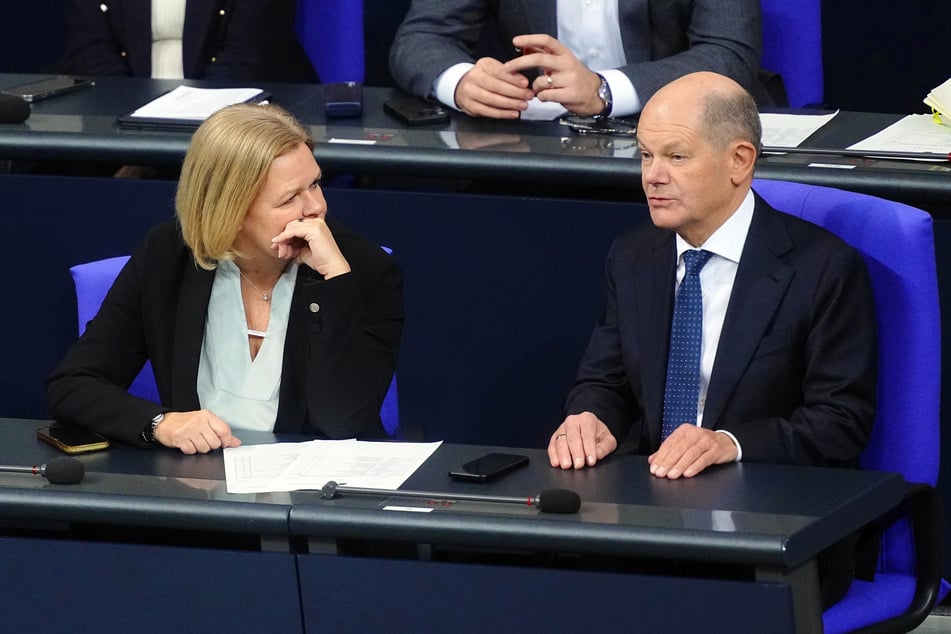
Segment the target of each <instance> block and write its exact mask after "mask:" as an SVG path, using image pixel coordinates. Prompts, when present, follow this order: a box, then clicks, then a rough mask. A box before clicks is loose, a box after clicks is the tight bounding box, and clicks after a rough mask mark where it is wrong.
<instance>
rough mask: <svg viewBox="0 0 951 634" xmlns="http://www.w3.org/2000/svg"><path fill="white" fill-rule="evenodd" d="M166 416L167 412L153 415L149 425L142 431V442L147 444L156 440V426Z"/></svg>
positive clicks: (140, 435)
mask: <svg viewBox="0 0 951 634" xmlns="http://www.w3.org/2000/svg"><path fill="white" fill-rule="evenodd" d="M164 418H165V412H162V413H159V414H156V415H155V416H153V417H152V420H151V421H150V422H149V424H148V425H146V426H145V427H143V428H142V432H141V433H140V434H139V437H140V438H142V442H144V443H145V444H147V445H151V444H153V443H154V442H155V428H156V427H158V424H159V423H161V422H162V420H163V419H164Z"/></svg>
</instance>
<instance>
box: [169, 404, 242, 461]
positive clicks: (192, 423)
mask: <svg viewBox="0 0 951 634" xmlns="http://www.w3.org/2000/svg"><path fill="white" fill-rule="evenodd" d="M155 440H157V441H158V442H160V443H162V444H163V445H165V446H166V447H175V448H177V449H179V450H181V452H182V453H184V454H196V453H208V452H209V451H213V450H215V449H223V448H225V447H239V446H240V445H241V440H240V439H239V438H238V437H236V436H233V435H232V434H231V427H229V426H228V423H226V422H224V421H223V420H221V419H220V418H218V417H217V416H216V415H215V413H214V412H211V411H209V410H207V409H202V410H198V411H194V412H166V413H165V417H164V418H162V422H160V423H159V424H158V425H156V426H155Z"/></svg>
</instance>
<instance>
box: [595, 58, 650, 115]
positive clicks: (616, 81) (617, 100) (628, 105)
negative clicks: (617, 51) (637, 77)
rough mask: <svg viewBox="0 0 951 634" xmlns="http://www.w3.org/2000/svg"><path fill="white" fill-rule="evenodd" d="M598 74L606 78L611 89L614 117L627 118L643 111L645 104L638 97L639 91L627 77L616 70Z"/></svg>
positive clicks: (612, 113) (603, 71)
mask: <svg viewBox="0 0 951 634" xmlns="http://www.w3.org/2000/svg"><path fill="white" fill-rule="evenodd" d="M598 74H599V75H601V76H602V77H604V79H605V80H606V81H607V82H608V86H610V87H611V101H613V102H614V103H613V104H612V105H611V116H612V117H626V116H628V115H632V114H635V113H638V112H640V111H641V108H642V107H643V104H641V100H640V98H639V97H638V96H637V89H636V88H634V84H632V83H631V80H630V79H629V78H628V76H627V75H625V74H624V73H622V72H621V71H619V70H617V69H616V68H615V69H612V70H599V71H598Z"/></svg>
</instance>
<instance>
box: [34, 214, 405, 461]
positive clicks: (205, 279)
mask: <svg viewBox="0 0 951 634" xmlns="http://www.w3.org/2000/svg"><path fill="white" fill-rule="evenodd" d="M328 224H329V225H330V228H331V230H332V231H333V234H334V237H335V238H336V240H337V244H338V245H339V247H340V250H341V251H342V253H343V255H344V257H346V258H347V261H348V262H349V263H350V267H351V269H352V270H351V272H350V273H348V274H345V275H341V276H338V277H335V278H332V279H330V280H326V281H325V280H324V279H323V277H322V276H321V275H320V274H318V273H316V272H315V271H313V270H312V269H310V268H309V267H307V266H305V265H301V266H300V267H299V268H298V273H297V283H296V286H295V289H294V296H293V299H292V301H291V310H290V315H289V317H288V327H287V338H286V341H285V344H284V365H283V370H282V376H281V388H280V404H279V406H278V413H277V422H276V425H275V431H276V432H286V433H300V434H309V435H315V436H318V437H326V438H352V437H357V438H382V437H385V436H386V434H385V432H384V430H383V426H382V423H381V421H380V406H381V404H382V402H383V397H384V396H385V395H386V391H387V388H388V387H389V384H390V380H391V378H392V376H393V371H394V368H395V366H396V358H397V353H398V351H399V344H400V336H401V333H402V326H403V304H402V285H403V278H402V273H401V272H400V268H399V266H398V265H397V264H396V262H395V261H394V260H393V259H392V258H391V257H390V256H388V255H387V254H386V253H384V252H383V250H382V249H381V248H380V247H379V246H377V245H375V244H372V243H371V242H369V241H368V240H365V239H364V238H362V237H360V236H358V235H357V234H355V233H353V232H352V231H350V230H348V229H346V228H344V227H342V226H341V225H340V224H338V223H337V222H335V221H334V220H333V219H329V218H328ZM214 276H215V273H214V271H206V270H204V269H201V268H199V267H197V266H196V265H195V263H194V260H193V258H192V254H191V251H190V250H189V249H188V248H187V247H186V246H185V244H184V242H183V241H182V237H181V233H180V230H179V227H178V226H177V224H176V223H174V222H169V223H165V224H161V225H158V226H157V227H155V228H154V229H152V231H151V232H150V233H149V235H148V236H147V237H146V239H145V241H144V242H143V243H142V245H141V246H140V247H139V248H138V249H137V250H136V252H135V253H134V254H133V256H132V258H131V259H130V260H129V262H128V263H127V264H126V266H125V267H124V268H123V269H122V271H121V272H120V273H119V276H118V277H117V278H116V281H115V284H114V285H113V287H112V288H111V289H110V291H109V293H108V295H107V296H106V298H105V300H104V301H103V304H102V307H101V308H100V310H99V313H98V314H97V315H96V317H95V318H93V319H92V321H90V322H89V325H88V327H87V329H86V332H85V333H84V334H83V336H82V337H80V339H79V341H77V342H76V343H75V344H74V345H73V346H72V347H71V348H70V349H69V350H68V351H67V353H66V355H65V357H64V358H63V360H62V361H61V362H60V364H59V366H58V367H57V368H56V369H55V370H54V372H53V374H52V375H51V377H50V379H49V380H48V383H47V390H48V396H49V405H50V413H51V415H52V416H53V417H54V418H56V419H57V420H64V421H69V422H74V423H78V424H81V425H85V426H87V427H91V428H93V429H95V430H97V431H99V432H100V433H102V434H104V435H106V436H109V437H112V438H116V439H119V440H124V441H126V442H130V443H138V442H139V438H138V434H139V432H140V431H141V430H142V428H143V427H144V426H145V425H146V424H147V423H148V421H149V420H151V418H152V417H153V416H155V415H156V414H157V413H159V412H161V411H168V410H176V411H192V410H197V409H200V405H199V402H198V393H197V390H196V385H197V380H198V361H199V358H200V355H201V345H202V340H203V337H204V330H205V318H206V316H207V313H208V301H209V298H210V297H211V286H212V282H213V281H214ZM146 359H149V360H151V363H152V369H153V370H154V372H155V379H156V383H157V385H158V391H159V396H160V398H161V400H162V403H161V404H156V403H152V402H149V401H147V400H144V399H140V398H138V397H135V396H132V395H130V394H128V393H127V392H126V389H127V388H128V386H129V384H130V383H131V382H132V380H133V379H134V378H135V376H136V375H137V374H138V372H139V370H140V369H141V368H142V366H143V365H144V363H145V361H146Z"/></svg>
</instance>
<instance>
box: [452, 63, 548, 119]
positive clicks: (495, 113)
mask: <svg viewBox="0 0 951 634" xmlns="http://www.w3.org/2000/svg"><path fill="white" fill-rule="evenodd" d="M534 96H535V94H534V93H533V92H532V90H531V88H529V85H528V78H527V77H525V76H524V75H522V74H521V73H510V72H507V71H505V70H503V64H502V62H500V61H499V60H497V59H493V58H491V57H483V58H482V59H480V60H479V61H477V62H476V63H475V66H473V67H472V68H471V69H470V70H469V72H467V73H466V74H465V75H463V76H462V79H461V80H459V84H458V85H457V86H456V93H455V99H456V106H457V107H458V108H459V109H460V110H462V111H463V112H465V113H466V114H468V115H470V116H473V117H492V118H494V119H518V118H519V116H520V115H521V113H522V111H523V110H525V109H526V108H528V102H529V100H530V99H531V98H532V97H534Z"/></svg>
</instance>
